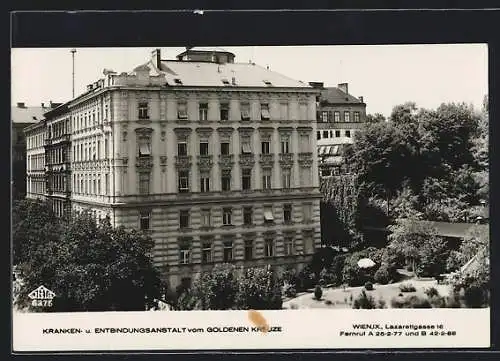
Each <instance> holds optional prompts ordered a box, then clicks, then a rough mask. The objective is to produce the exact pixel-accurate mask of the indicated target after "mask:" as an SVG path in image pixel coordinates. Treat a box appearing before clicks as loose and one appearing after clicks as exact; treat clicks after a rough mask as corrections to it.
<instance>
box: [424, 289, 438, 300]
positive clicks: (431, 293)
mask: <svg viewBox="0 0 500 361" xmlns="http://www.w3.org/2000/svg"><path fill="white" fill-rule="evenodd" d="M424 292H425V294H426V295H427V297H429V298H432V297H435V296H439V291H438V290H437V289H436V288H435V287H430V288H427V289H426V290H425V291H424Z"/></svg>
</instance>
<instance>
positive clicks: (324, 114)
mask: <svg viewBox="0 0 500 361" xmlns="http://www.w3.org/2000/svg"><path fill="white" fill-rule="evenodd" d="M321 121H322V122H324V123H326V122H328V112H327V111H322V112H321Z"/></svg>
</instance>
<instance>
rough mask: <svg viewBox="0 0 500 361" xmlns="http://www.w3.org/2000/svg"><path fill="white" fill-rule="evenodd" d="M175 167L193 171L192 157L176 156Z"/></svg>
mask: <svg viewBox="0 0 500 361" xmlns="http://www.w3.org/2000/svg"><path fill="white" fill-rule="evenodd" d="M175 166H176V167H177V168H178V169H183V170H189V169H191V156H190V155H182V156H181V155H176V156H175Z"/></svg>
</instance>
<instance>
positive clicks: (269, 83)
mask: <svg viewBox="0 0 500 361" xmlns="http://www.w3.org/2000/svg"><path fill="white" fill-rule="evenodd" d="M264 84H266V85H267V86H272V85H273V83H271V82H270V81H269V80H264Z"/></svg>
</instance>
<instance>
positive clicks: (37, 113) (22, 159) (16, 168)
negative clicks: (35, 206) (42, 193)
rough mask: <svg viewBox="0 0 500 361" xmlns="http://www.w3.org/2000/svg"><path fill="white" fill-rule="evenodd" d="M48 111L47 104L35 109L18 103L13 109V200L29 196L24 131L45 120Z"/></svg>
mask: <svg viewBox="0 0 500 361" xmlns="http://www.w3.org/2000/svg"><path fill="white" fill-rule="evenodd" d="M48 109H49V107H45V104H42V106H41V107H33V106H27V105H26V104H25V103H17V104H16V106H13V107H11V120H12V128H11V131H12V132H11V144H12V148H11V149H12V154H11V162H12V163H11V164H12V178H11V184H12V197H13V199H23V198H25V197H26V195H27V188H26V186H27V183H26V174H27V164H26V163H27V154H26V147H27V143H26V137H25V134H24V129H25V128H27V127H29V126H31V125H33V124H35V123H38V122H39V121H40V120H41V119H43V113H44V112H45V111H46V110H48Z"/></svg>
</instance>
